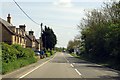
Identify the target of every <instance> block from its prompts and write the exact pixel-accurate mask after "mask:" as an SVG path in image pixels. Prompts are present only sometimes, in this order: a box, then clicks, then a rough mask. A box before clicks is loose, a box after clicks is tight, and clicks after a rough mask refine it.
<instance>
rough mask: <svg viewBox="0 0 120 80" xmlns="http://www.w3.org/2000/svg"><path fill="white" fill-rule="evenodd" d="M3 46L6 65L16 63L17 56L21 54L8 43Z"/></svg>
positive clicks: (3, 59) (3, 57)
mask: <svg viewBox="0 0 120 80" xmlns="http://www.w3.org/2000/svg"><path fill="white" fill-rule="evenodd" d="M1 44H2V61H3V62H6V63H8V62H11V61H15V60H16V59H17V57H16V54H18V53H19V52H18V51H17V50H16V49H14V48H13V47H11V46H10V45H8V44H6V43H1Z"/></svg>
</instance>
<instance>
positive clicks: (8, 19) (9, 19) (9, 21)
mask: <svg viewBox="0 0 120 80" xmlns="http://www.w3.org/2000/svg"><path fill="white" fill-rule="evenodd" d="M7 22H8V23H11V17H10V14H8V17H7Z"/></svg>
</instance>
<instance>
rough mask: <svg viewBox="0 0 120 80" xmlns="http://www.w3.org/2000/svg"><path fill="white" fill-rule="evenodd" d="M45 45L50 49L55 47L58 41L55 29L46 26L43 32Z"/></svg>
mask: <svg viewBox="0 0 120 80" xmlns="http://www.w3.org/2000/svg"><path fill="white" fill-rule="evenodd" d="M42 41H43V47H44V48H45V49H50V50H52V48H54V47H55V45H56V43H57V37H56V35H55V34H54V32H53V30H52V29H50V28H49V27H46V26H45V30H43V33H42Z"/></svg>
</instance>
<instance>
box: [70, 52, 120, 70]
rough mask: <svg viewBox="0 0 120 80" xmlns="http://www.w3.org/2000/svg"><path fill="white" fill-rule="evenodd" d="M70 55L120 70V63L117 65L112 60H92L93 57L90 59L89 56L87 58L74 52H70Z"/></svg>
mask: <svg viewBox="0 0 120 80" xmlns="http://www.w3.org/2000/svg"><path fill="white" fill-rule="evenodd" d="M70 55H71V56H73V57H75V58H78V59H81V60H85V61H88V62H92V63H95V64H99V65H101V66H104V67H108V68H112V69H115V70H119V71H120V65H116V64H114V62H112V61H107V62H97V61H95V60H91V59H88V58H86V57H83V56H79V55H76V54H74V53H70Z"/></svg>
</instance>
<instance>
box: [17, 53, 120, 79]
mask: <svg viewBox="0 0 120 80" xmlns="http://www.w3.org/2000/svg"><path fill="white" fill-rule="evenodd" d="M119 77H120V73H119V72H118V71H115V70H112V69H109V68H105V67H103V66H100V65H97V64H94V63H90V62H87V61H84V60H80V59H77V58H74V57H72V56H71V55H70V54H67V53H60V52H58V53H56V54H55V55H54V57H52V58H50V59H49V60H46V61H44V63H41V64H39V65H38V66H37V67H35V68H33V69H32V70H30V71H27V72H26V73H24V74H22V75H21V76H19V78H77V79H83V80H87V79H91V80H93V79H94V80H97V79H100V80H107V79H108V80H120V79H118V78H119Z"/></svg>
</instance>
